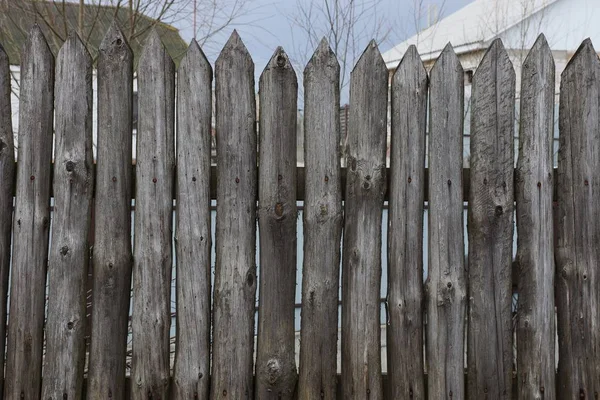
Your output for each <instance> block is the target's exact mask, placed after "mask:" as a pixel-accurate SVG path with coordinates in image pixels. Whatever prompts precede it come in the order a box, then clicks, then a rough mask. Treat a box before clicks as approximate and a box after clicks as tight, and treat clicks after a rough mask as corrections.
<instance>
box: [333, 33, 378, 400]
mask: <svg viewBox="0 0 600 400" xmlns="http://www.w3.org/2000/svg"><path fill="white" fill-rule="evenodd" d="M387 79H388V72H387V68H386V67H385V63H384V61H383V59H382V58H381V54H380V53H379V49H378V48H377V45H376V44H375V41H371V43H369V45H368V46H367V48H366V50H365V51H364V53H363V54H362V56H361V57H360V59H359V60H358V63H357V64H356V66H355V67H354V70H353V71H352V77H351V80H350V93H351V98H350V121H349V123H350V130H349V134H348V157H347V163H346V165H348V166H349V169H348V176H347V183H346V203H345V224H344V248H343V263H342V394H343V396H344V398H345V399H365V398H368V399H381V398H383V386H382V381H381V349H380V347H381V328H380V323H379V313H380V301H379V298H380V292H381V221H382V207H383V195H384V193H385V190H386V187H385V183H386V177H385V172H386V168H385V152H386V136H387V135H386V129H387Z"/></svg>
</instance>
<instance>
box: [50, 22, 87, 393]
mask: <svg viewBox="0 0 600 400" xmlns="http://www.w3.org/2000/svg"><path fill="white" fill-rule="evenodd" d="M55 95H56V150H55V153H54V193H55V195H54V214H53V218H52V219H53V223H52V226H53V227H52V247H51V248H50V260H49V263H48V319H47V322H46V355H45V363H44V380H43V385H42V398H43V399H49V398H52V399H57V398H63V399H64V398H72V399H76V398H79V397H81V396H82V387H83V367H84V363H85V341H84V338H85V325H86V324H85V320H86V317H85V312H86V310H85V308H86V295H87V293H86V287H85V285H86V280H87V273H88V270H87V269H88V268H87V267H88V260H89V244H88V234H89V229H90V221H91V216H92V215H91V211H92V187H93V182H92V179H93V174H92V164H93V162H94V160H93V156H92V58H91V56H90V54H89V53H88V51H87V50H86V48H85V45H84V44H83V42H81V39H79V36H77V33H75V31H72V32H71V33H69V37H68V38H67V40H66V41H65V43H64V45H63V46H62V48H61V49H60V51H59V52H58V57H57V61H56V86H55Z"/></svg>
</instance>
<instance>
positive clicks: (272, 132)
mask: <svg viewBox="0 0 600 400" xmlns="http://www.w3.org/2000/svg"><path fill="white" fill-rule="evenodd" d="M259 85H260V89H259V95H260V101H259V103H260V121H259V127H260V134H259V136H260V145H259V159H260V168H259V170H258V179H259V186H258V187H259V194H258V198H259V207H258V227H259V230H260V264H259V265H260V290H259V294H260V296H259V311H258V338H257V349H256V350H257V351H256V395H255V398H256V399H290V400H291V399H292V398H293V396H294V389H295V388H296V381H297V374H296V358H295V343H294V342H295V333H294V303H295V298H296V296H295V295H296V246H297V244H296V217H297V214H298V210H297V207H296V118H297V112H298V107H297V102H298V81H297V79H296V73H295V72H294V69H293V67H292V65H291V63H290V61H289V59H288V56H287V54H286V53H285V51H283V49H282V48H281V47H279V48H277V50H275V53H274V54H273V56H272V57H271V59H270V60H269V62H268V63H267V66H266V67H265V70H264V71H263V73H262V74H261V76H260V83H259Z"/></svg>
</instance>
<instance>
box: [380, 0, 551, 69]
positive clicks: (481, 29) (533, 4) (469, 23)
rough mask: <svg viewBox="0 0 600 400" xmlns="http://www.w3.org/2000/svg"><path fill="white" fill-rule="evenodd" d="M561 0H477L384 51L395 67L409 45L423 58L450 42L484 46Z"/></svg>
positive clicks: (460, 47) (458, 47) (466, 47)
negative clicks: (415, 48)
mask: <svg viewBox="0 0 600 400" xmlns="http://www.w3.org/2000/svg"><path fill="white" fill-rule="evenodd" d="M556 1H560V0H530V1H526V2H524V1H523V0H475V1H473V2H472V3H469V4H468V5H466V6H465V7H463V8H461V9H460V10H458V11H456V12H455V13H453V14H450V15H449V16H447V17H445V18H443V19H441V20H439V21H438V22H437V23H436V24H433V25H432V26H430V27H429V28H427V29H425V30H423V31H421V32H419V33H417V34H415V35H414V36H412V37H410V38H409V39H407V40H406V41H404V42H402V43H400V44H398V45H397V46H394V47H393V48H392V49H391V50H388V51H387V52H385V53H384V54H383V59H384V61H385V62H386V64H387V66H388V68H395V67H396V65H397V64H398V62H399V61H400V59H401V58H402V56H403V55H404V53H405V52H406V50H407V49H408V47H409V46H410V45H413V44H414V45H415V46H417V50H418V51H419V54H420V55H421V57H422V58H423V60H424V61H427V60H431V59H435V58H437V57H438V56H439V54H440V53H441V51H442V50H443V49H444V47H445V46H446V44H447V43H448V42H450V43H452V45H453V46H454V50H455V51H456V53H457V54H460V53H465V52H470V51H473V50H479V49H485V48H487V46H488V45H489V44H490V42H491V41H492V40H493V39H494V38H496V37H497V36H499V35H500V34H501V33H503V32H506V31H507V30H509V29H510V28H512V27H514V26H515V25H517V24H519V23H520V22H522V21H523V20H525V19H528V18H530V17H532V16H533V15H535V14H537V13H539V12H540V11H542V10H544V9H545V8H546V7H548V6H550V5H551V4H553V3H555V2H556Z"/></svg>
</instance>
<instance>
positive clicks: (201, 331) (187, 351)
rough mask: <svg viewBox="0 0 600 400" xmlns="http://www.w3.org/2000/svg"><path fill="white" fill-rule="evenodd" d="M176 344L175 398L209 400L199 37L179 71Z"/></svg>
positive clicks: (205, 73)
mask: <svg viewBox="0 0 600 400" xmlns="http://www.w3.org/2000/svg"><path fill="white" fill-rule="evenodd" d="M177 87H178V92H177V107H178V113H177V187H176V196H177V212H176V223H177V226H176V234H175V244H176V248H175V250H176V252H177V345H176V353H175V370H174V375H173V378H174V379H173V395H172V396H171V397H172V398H173V399H182V400H183V399H208V394H209V393H208V387H209V385H208V384H209V381H210V380H209V379H210V317H211V312H210V297H211V296H210V295H211V293H210V279H211V274H210V250H211V247H210V246H211V236H210V131H211V116H212V68H211V66H210V64H209V62H208V60H207V59H206V57H205V56H204V53H203V52H202V50H201V49H200V46H198V43H197V42H196V41H195V40H192V43H191V44H190V46H189V47H188V51H187V54H186V55H185V57H184V58H183V60H182V61H181V64H180V65H179V71H178V74H177Z"/></svg>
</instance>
